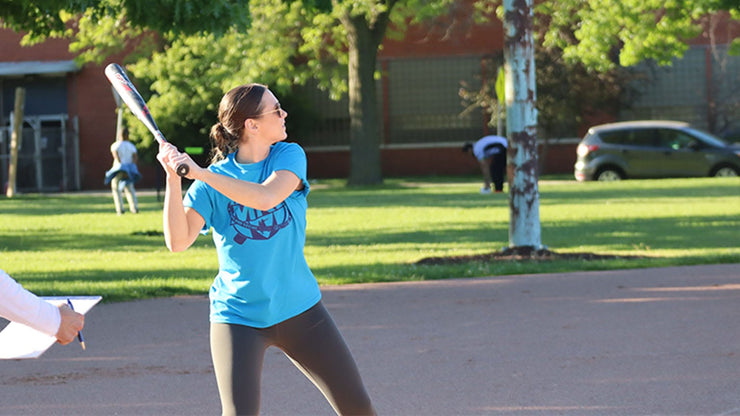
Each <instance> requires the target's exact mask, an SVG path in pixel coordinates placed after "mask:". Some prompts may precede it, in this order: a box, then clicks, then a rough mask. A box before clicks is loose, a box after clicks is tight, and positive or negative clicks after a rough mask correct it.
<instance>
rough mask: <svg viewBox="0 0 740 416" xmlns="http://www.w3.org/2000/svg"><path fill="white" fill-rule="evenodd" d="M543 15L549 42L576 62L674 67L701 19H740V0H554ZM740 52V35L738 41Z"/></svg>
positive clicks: (544, 5)
mask: <svg viewBox="0 0 740 416" xmlns="http://www.w3.org/2000/svg"><path fill="white" fill-rule="evenodd" d="M537 13H538V14H539V15H541V16H545V17H546V20H541V21H540V24H543V23H544V24H546V25H547V28H546V30H545V31H544V36H543V38H542V40H543V43H544V45H546V46H557V47H559V48H560V49H562V50H563V55H564V57H565V58H566V59H568V60H570V61H572V62H573V61H580V62H582V63H583V64H584V65H586V67H588V68H590V69H595V70H598V71H606V70H609V69H612V68H614V67H616V66H618V65H619V66H625V67H626V66H633V65H635V64H637V63H639V62H641V61H643V60H646V59H652V60H655V61H656V62H657V63H658V64H660V65H670V64H671V61H672V60H673V58H675V57H681V56H683V53H684V52H685V51H686V50H687V49H688V44H687V42H688V41H689V40H691V39H693V38H695V37H696V36H698V35H699V34H700V33H701V32H702V26H701V25H700V19H701V17H702V16H706V15H708V14H714V13H728V14H729V17H730V18H731V19H734V20H740V1H738V0H548V1H544V2H541V3H539V5H538V6H537ZM732 50H733V51H734V52H736V53H740V38H735V39H734V40H733V42H732Z"/></svg>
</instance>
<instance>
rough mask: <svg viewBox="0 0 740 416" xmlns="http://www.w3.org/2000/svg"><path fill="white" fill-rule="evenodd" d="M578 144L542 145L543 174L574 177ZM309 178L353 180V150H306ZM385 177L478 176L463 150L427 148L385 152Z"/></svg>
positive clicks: (383, 154) (396, 149)
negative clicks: (351, 168) (351, 156)
mask: <svg viewBox="0 0 740 416" xmlns="http://www.w3.org/2000/svg"><path fill="white" fill-rule="evenodd" d="M577 146H578V140H566V141H562V142H557V143H550V144H549V145H548V147H547V150H546V151H545V149H543V145H542V144H541V143H540V145H539V155H540V159H541V161H540V166H541V168H542V174H555V173H559V174H562V173H572V172H573V165H574V164H575V163H576V147H577ZM306 157H307V159H308V177H309V178H318V179H324V178H346V177H347V176H349V169H350V163H349V150H348V149H343V150H311V149H306ZM381 169H382V172H383V176H385V177H393V176H422V175H478V174H480V168H479V167H478V163H477V162H476V161H475V159H474V158H473V157H472V156H470V155H469V154H466V153H463V152H462V143H461V144H460V146H454V147H453V146H446V147H442V146H441V147H424V148H385V149H383V150H382V151H381Z"/></svg>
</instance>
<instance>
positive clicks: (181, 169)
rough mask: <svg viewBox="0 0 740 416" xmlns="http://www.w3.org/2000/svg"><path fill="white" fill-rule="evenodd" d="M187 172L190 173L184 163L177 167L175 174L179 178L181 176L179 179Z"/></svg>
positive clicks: (188, 167)
mask: <svg viewBox="0 0 740 416" xmlns="http://www.w3.org/2000/svg"><path fill="white" fill-rule="evenodd" d="M188 172H190V166H188V165H186V164H184V163H183V164H182V165H177V174H178V175H179V176H181V177H183V178H184V177H185V175H187V174H188Z"/></svg>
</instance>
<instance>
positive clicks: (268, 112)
mask: <svg viewBox="0 0 740 416" xmlns="http://www.w3.org/2000/svg"><path fill="white" fill-rule="evenodd" d="M272 113H278V116H280V117H282V116H283V108H282V107H280V103H275V109H273V110H270V111H265V112H264V113H260V114H257V115H256V116H254V117H249V118H257V117H260V116H264V115H265V114H272Z"/></svg>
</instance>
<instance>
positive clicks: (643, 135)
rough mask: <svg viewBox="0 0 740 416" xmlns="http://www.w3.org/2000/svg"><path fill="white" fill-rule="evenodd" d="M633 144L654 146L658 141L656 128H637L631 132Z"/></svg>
mask: <svg viewBox="0 0 740 416" xmlns="http://www.w3.org/2000/svg"><path fill="white" fill-rule="evenodd" d="M630 136H631V143H630V144H632V145H633V146H643V147H654V146H656V145H657V143H656V130H655V129H636V130H633V131H632V132H631V134H630Z"/></svg>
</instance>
